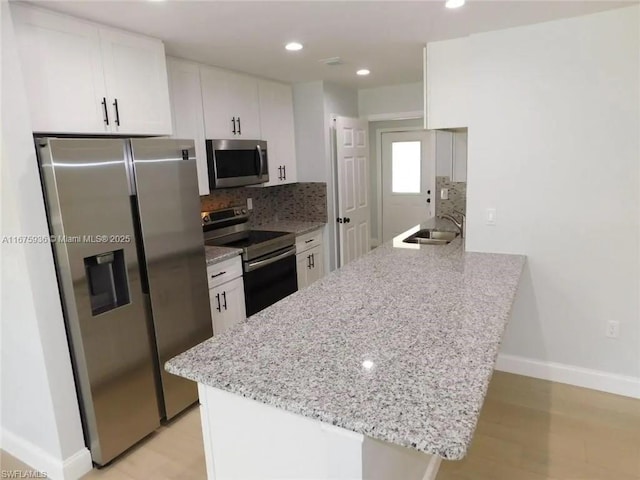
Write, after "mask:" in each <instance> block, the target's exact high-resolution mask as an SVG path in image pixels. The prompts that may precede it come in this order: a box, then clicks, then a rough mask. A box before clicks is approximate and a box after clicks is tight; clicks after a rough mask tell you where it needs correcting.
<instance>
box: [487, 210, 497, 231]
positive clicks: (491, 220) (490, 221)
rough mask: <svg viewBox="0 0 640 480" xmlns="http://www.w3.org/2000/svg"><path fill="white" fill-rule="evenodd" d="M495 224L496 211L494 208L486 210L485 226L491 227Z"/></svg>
mask: <svg viewBox="0 0 640 480" xmlns="http://www.w3.org/2000/svg"><path fill="white" fill-rule="evenodd" d="M495 224H496V209H495V208H487V225H491V226H492V227H493V226H495Z"/></svg>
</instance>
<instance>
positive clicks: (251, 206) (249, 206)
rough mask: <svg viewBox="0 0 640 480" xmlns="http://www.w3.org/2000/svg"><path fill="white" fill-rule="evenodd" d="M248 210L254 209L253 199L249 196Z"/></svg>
mask: <svg viewBox="0 0 640 480" xmlns="http://www.w3.org/2000/svg"><path fill="white" fill-rule="evenodd" d="M247 210H253V199H251V198H247Z"/></svg>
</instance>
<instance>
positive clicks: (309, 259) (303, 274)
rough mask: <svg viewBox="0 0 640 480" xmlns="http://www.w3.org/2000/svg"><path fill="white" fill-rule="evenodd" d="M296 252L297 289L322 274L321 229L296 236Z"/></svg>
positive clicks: (322, 247) (305, 285)
mask: <svg viewBox="0 0 640 480" xmlns="http://www.w3.org/2000/svg"><path fill="white" fill-rule="evenodd" d="M296 252H297V253H296V269H297V272H298V290H302V289H303V288H305V287H307V286H309V285H311V284H312V283H313V282H315V281H316V280H319V279H321V278H322V277H323V276H324V245H323V244H322V229H320V230H316V231H315V232H311V233H307V234H305V235H301V236H299V237H297V238H296Z"/></svg>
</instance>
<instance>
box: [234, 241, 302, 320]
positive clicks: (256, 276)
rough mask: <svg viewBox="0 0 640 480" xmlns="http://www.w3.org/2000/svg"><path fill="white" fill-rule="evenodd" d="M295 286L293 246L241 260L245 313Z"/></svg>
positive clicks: (294, 250) (289, 293)
mask: <svg viewBox="0 0 640 480" xmlns="http://www.w3.org/2000/svg"><path fill="white" fill-rule="evenodd" d="M297 290H298V275H297V273H296V247H295V246H292V247H289V248H286V249H284V250H280V251H278V252H275V253H273V254H270V255H267V256H264V257H260V258H257V259H256V260H252V261H249V262H244V300H245V306H246V309H247V316H251V315H253V314H254V313H257V312H259V311H260V310H263V309H265V308H267V307H268V306H269V305H273V304H274V303H276V302H277V301H278V300H281V299H283V298H284V297H286V296H288V295H291V294H292V293H293V292H295V291H297Z"/></svg>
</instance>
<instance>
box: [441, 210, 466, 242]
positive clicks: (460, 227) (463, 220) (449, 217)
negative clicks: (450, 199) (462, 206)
mask: <svg viewBox="0 0 640 480" xmlns="http://www.w3.org/2000/svg"><path fill="white" fill-rule="evenodd" d="M453 213H455V214H456V215H460V220H458V219H457V218H456V217H454V216H453V215H449V214H444V215H438V218H441V219H443V220H449V221H450V222H452V223H453V224H454V225H455V226H456V227H457V228H458V230H460V236H461V237H462V238H464V231H465V227H466V225H465V223H466V220H467V216H466V215H465V214H464V213H462V212H459V211H458V210H454V211H453Z"/></svg>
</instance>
